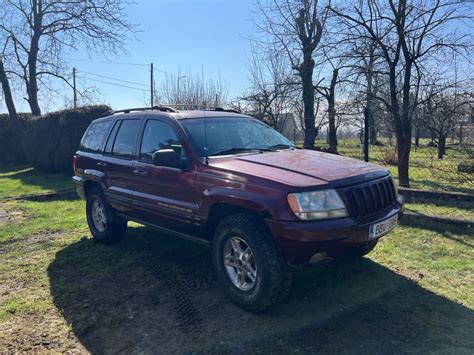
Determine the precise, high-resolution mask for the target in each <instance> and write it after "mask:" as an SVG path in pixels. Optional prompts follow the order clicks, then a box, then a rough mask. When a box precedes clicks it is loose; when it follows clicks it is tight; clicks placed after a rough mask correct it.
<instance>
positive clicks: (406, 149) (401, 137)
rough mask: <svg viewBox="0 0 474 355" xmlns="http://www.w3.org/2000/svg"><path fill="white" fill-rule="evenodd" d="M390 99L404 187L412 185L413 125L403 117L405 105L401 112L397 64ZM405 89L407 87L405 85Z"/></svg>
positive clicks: (399, 181)
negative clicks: (410, 176)
mask: <svg viewBox="0 0 474 355" xmlns="http://www.w3.org/2000/svg"><path fill="white" fill-rule="evenodd" d="M389 79H390V101H391V108H392V117H393V121H394V125H395V132H396V137H397V157H398V164H397V165H398V183H399V185H400V186H402V187H410V178H409V172H408V170H409V163H410V148H411V125H410V124H407V123H408V122H406V119H407V117H403V112H405V110H404V109H405V107H404V108H403V110H402V114H401V113H400V104H399V101H398V97H397V75H396V67H395V65H391V66H390V75H389ZM404 89H406V88H405V87H404Z"/></svg>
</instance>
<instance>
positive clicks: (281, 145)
mask: <svg viewBox="0 0 474 355" xmlns="http://www.w3.org/2000/svg"><path fill="white" fill-rule="evenodd" d="M289 148H295V146H294V145H290V144H274V145H271V146H270V147H268V148H267V149H268V150H275V149H289Z"/></svg>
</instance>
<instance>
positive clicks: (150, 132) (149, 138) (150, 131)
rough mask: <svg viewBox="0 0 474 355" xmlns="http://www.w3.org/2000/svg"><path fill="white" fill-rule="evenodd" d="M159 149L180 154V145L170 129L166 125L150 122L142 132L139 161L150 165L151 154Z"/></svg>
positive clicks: (151, 160) (159, 122)
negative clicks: (172, 150)
mask: <svg viewBox="0 0 474 355" xmlns="http://www.w3.org/2000/svg"><path fill="white" fill-rule="evenodd" d="M160 149H174V150H175V151H176V152H177V153H178V154H180V155H181V154H182V149H181V143H180V141H179V139H178V137H177V136H176V134H175V133H174V131H173V130H172V128H171V127H170V126H169V125H168V124H167V123H164V122H161V121H154V120H150V121H148V122H147V123H146V125H145V129H144V130H143V139H142V145H141V148H140V160H141V161H144V162H147V163H152V162H153V159H152V157H153V153H154V152H156V151H157V150H160Z"/></svg>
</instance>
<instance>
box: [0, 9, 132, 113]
mask: <svg viewBox="0 0 474 355" xmlns="http://www.w3.org/2000/svg"><path fill="white" fill-rule="evenodd" d="M128 4H130V1H128V0H88V1H62V0H0V8H1V9H2V11H3V14H2V18H1V19H0V31H3V32H4V33H5V34H6V35H7V36H8V37H9V39H10V45H9V46H8V47H7V51H9V53H10V54H11V57H12V58H14V60H12V62H11V63H8V64H9V65H8V67H9V70H8V71H9V72H11V73H12V74H13V75H15V77H16V78H17V79H19V80H21V82H22V83H23V85H24V88H25V89H26V94H27V96H26V98H25V99H26V100H27V101H28V104H29V106H30V108H31V112H32V114H33V115H40V114H41V108H40V104H39V99H38V93H39V91H40V89H41V88H44V89H46V88H47V78H48V77H55V78H59V79H61V80H63V81H64V82H66V83H68V84H69V82H68V80H67V78H66V76H65V75H64V72H65V65H64V64H63V63H62V60H61V59H62V55H63V53H64V51H65V50H75V49H78V47H79V45H85V46H86V47H87V48H88V49H89V50H92V51H96V52H103V53H107V54H110V53H112V54H113V53H116V52H117V50H119V49H121V48H122V47H123V44H124V40H125V39H126V36H127V34H128V33H129V32H131V31H133V27H132V26H131V25H130V24H128V23H127V22H126V21H125V20H124V18H125V6H126V5H128Z"/></svg>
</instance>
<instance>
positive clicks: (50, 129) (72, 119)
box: [26, 105, 111, 173]
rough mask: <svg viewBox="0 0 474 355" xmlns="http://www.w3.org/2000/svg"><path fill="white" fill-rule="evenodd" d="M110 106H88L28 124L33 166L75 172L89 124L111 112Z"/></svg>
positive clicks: (29, 147)
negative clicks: (74, 162)
mask: <svg viewBox="0 0 474 355" xmlns="http://www.w3.org/2000/svg"><path fill="white" fill-rule="evenodd" d="M110 111H111V109H110V107H108V106H105V105H101V106H86V107H81V108H79V109H77V110H63V111H58V112H52V113H48V114H46V115H44V116H40V117H36V118H33V119H32V120H30V121H29V123H28V125H27V131H26V137H27V144H26V150H27V152H28V156H29V160H30V164H31V165H32V166H33V167H34V168H35V169H37V170H40V171H47V172H66V173H70V172H71V170H72V156H73V155H74V152H75V151H76V150H77V149H78V147H79V144H80V141H81V138H82V136H83V134H84V132H85V130H86V129H87V127H88V126H89V124H90V123H91V122H92V121H93V120H95V119H97V118H99V117H100V116H102V115H104V114H105V113H108V112H110Z"/></svg>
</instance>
